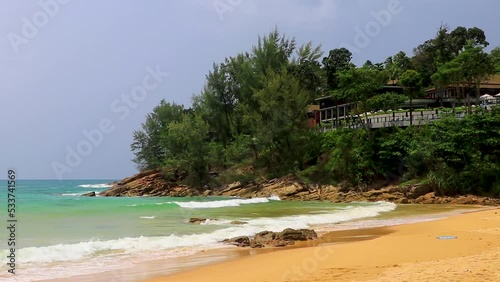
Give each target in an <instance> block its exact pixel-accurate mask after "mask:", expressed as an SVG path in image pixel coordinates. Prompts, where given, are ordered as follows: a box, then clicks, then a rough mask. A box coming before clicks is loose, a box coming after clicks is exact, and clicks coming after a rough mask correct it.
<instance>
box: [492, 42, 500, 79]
mask: <svg viewBox="0 0 500 282" xmlns="http://www.w3.org/2000/svg"><path fill="white" fill-rule="evenodd" d="M490 59H491V62H492V63H493V65H494V66H495V72H496V73H497V74H500V47H496V48H495V49H493V50H491V52H490Z"/></svg>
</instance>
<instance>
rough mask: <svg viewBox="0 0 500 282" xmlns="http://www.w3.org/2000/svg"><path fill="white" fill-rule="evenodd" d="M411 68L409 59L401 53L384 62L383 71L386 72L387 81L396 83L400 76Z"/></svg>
mask: <svg viewBox="0 0 500 282" xmlns="http://www.w3.org/2000/svg"><path fill="white" fill-rule="evenodd" d="M410 68H411V59H410V58H408V56H406V53H405V52H403V51H400V52H398V53H397V54H396V55H394V56H392V57H389V58H387V60H385V69H386V70H387V72H388V75H389V80H391V81H397V80H398V79H399V78H400V76H401V74H403V73H404V72H405V71H406V70H408V69H410Z"/></svg>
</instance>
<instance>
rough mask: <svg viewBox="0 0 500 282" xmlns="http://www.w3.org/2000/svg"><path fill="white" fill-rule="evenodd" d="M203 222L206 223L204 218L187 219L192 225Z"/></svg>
mask: <svg viewBox="0 0 500 282" xmlns="http://www.w3.org/2000/svg"><path fill="white" fill-rule="evenodd" d="M205 221H207V219H206V218H199V217H192V218H190V219H189V223H192V224H201V223H203V222H205Z"/></svg>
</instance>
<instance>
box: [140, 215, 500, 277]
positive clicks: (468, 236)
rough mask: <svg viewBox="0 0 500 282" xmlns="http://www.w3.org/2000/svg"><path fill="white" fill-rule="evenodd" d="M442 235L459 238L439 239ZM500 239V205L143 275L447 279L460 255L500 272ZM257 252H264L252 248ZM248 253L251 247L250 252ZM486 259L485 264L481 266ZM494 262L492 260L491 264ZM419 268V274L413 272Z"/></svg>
mask: <svg viewBox="0 0 500 282" xmlns="http://www.w3.org/2000/svg"><path fill="white" fill-rule="evenodd" d="M457 235H458V236H457ZM437 236H457V238H456V239H453V240H438V239H437V238H436V237H437ZM499 238H500V209H499V208H492V207H485V209H481V210H479V211H463V213H461V214H458V215H452V216H450V217H447V218H445V219H438V220H433V221H427V222H419V223H409V224H402V225H395V226H388V227H375V228H366V229H354V230H342V231H332V232H327V233H326V234H324V235H323V236H321V238H320V239H318V240H314V241H308V242H300V243H298V244H296V245H294V246H291V247H287V248H283V249H281V248H280V249H267V250H252V249H239V250H234V249H233V250H232V252H238V253H240V255H239V256H236V257H234V256H233V257H232V258H228V259H227V260H223V261H222V262H221V261H218V262H217V261H214V262H208V263H207V264H204V265H201V266H199V265H198V266H192V267H188V268H187V269H183V270H181V271H180V272H176V273H173V274H170V275H167V276H161V277H156V278H150V279H145V280H142V281H144V282H160V281H166V282H169V281H172V282H173V281H209V282H210V281H218V282H223V281H357V280H360V279H361V280H366V279H370V280H372V279H376V278H378V279H382V280H377V281H391V279H390V278H391V277H392V276H391V275H396V274H397V275H398V277H401V279H403V278H404V277H408V278H411V279H410V280H409V281H413V280H414V279H416V278H415V277H416V276H415V275H420V276H421V278H419V279H417V280H421V279H426V277H427V279H428V278H430V277H433V276H432V275H433V274H435V273H434V272H436V273H438V272H439V273H440V275H441V277H443V278H442V279H443V280H442V281H449V280H450V279H456V277H460V276H453V275H457V273H458V272H460V271H458V270H457V271H458V272H457V273H455V272H454V271H448V270H450V268H451V269H452V270H453V268H454V264H455V263H456V262H457V261H460V263H462V264H464V265H465V266H467V265H471V268H481V271H480V272H481V275H483V276H484V275H486V276H484V277H488V275H489V276H491V277H493V278H495V279H500V271H496V270H495V269H496V268H495V265H496V262H497V259H498V260H500V240H499ZM398 250H399V251H402V252H398ZM252 251H254V253H256V254H254V255H250V252H252ZM245 252H247V253H248V254H247V255H242V254H243V253H245ZM401 253H402V254H401ZM360 254H363V255H360ZM478 261H483V262H484V264H481V265H480V264H478V265H475V264H474V262H478ZM488 263H490V264H491V265H490V266H491V267H490V268H489V269H488V267H487V265H489V264H488ZM156 266H157V267H161V266H160V265H158V264H156ZM266 266H267V267H266ZM269 266H271V267H269ZM424 266H425V268H426V271H424V272H422V269H420V268H421V267H424ZM446 267H448V268H447V269H446V270H447V271H444V272H446V273H447V274H446V275H445V276H446V277H448V280H446V278H445V276H443V275H444V274H443V273H444V272H443V271H442V268H446ZM433 269H434V270H433ZM412 271H413V272H416V274H415V273H413V274H411V273H412ZM433 271H434V272H433ZM470 271H472V270H470ZM478 271H479V270H478ZM495 271H496V272H495ZM441 272H443V273H441ZM467 273H469V274H472V273H473V271H472V272H467ZM425 275H427V276H425ZM450 275H451V276H450ZM452 276H453V277H455V278H453V277H452ZM312 277H314V279H313V278H312ZM384 277H385V278H384ZM235 279H237V280H235ZM384 279H388V280H384ZM398 280H399V278H398ZM435 281H440V280H435ZM461 281H462V280H461ZM463 281H471V280H463Z"/></svg>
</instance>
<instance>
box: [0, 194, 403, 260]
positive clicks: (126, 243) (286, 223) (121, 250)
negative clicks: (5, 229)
mask: <svg viewBox="0 0 500 282" xmlns="http://www.w3.org/2000/svg"><path fill="white" fill-rule="evenodd" d="M395 208H396V205H395V204H392V203H386V202H378V203H374V204H370V205H367V206H354V207H351V208H346V209H342V210H336V211H331V212H329V213H325V214H305V215H294V216H285V217H276V218H256V219H244V218H242V219H241V220H244V221H246V222H248V224H245V225H238V226H230V227H227V228H223V229H218V230H216V231H213V232H211V233H203V234H191V235H178V234H172V235H169V236H159V237H143V236H141V237H136V238H122V239H115V240H108V241H99V240H92V241H86V242H81V243H78V244H58V245H52V246H47V247H30V248H23V249H20V250H19V262H20V263H50V262H62V261H77V260H81V259H88V258H92V257H96V256H106V257H108V256H113V255H116V254H119V255H123V254H133V255H137V254H144V253H148V254H150V253H151V252H163V251H164V250H168V249H178V248H182V249H184V250H190V249H192V248H198V247H203V248H204V249H205V248H214V247H219V246H221V244H220V243H219V242H220V241H222V240H224V239H226V238H232V237H237V236H252V235H254V234H256V233H258V232H260V231H263V230H270V231H282V230H283V229H285V228H296V229H299V228H310V227H311V226H314V225H326V224H334V223H339V222H346V221H350V220H354V219H361V218H370V217H375V216H377V215H379V214H380V213H382V212H389V211H392V210H394V209H395ZM144 218H146V216H144ZM148 218H151V217H150V216H149V217H148ZM221 223H223V224H229V223H228V220H222V222H218V221H209V222H207V223H206V224H217V225H220V224H221ZM186 248H187V249H186ZM6 256H7V251H6V250H5V251H4V250H2V251H0V261H1V263H2V264H5V263H7V260H6Z"/></svg>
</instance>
